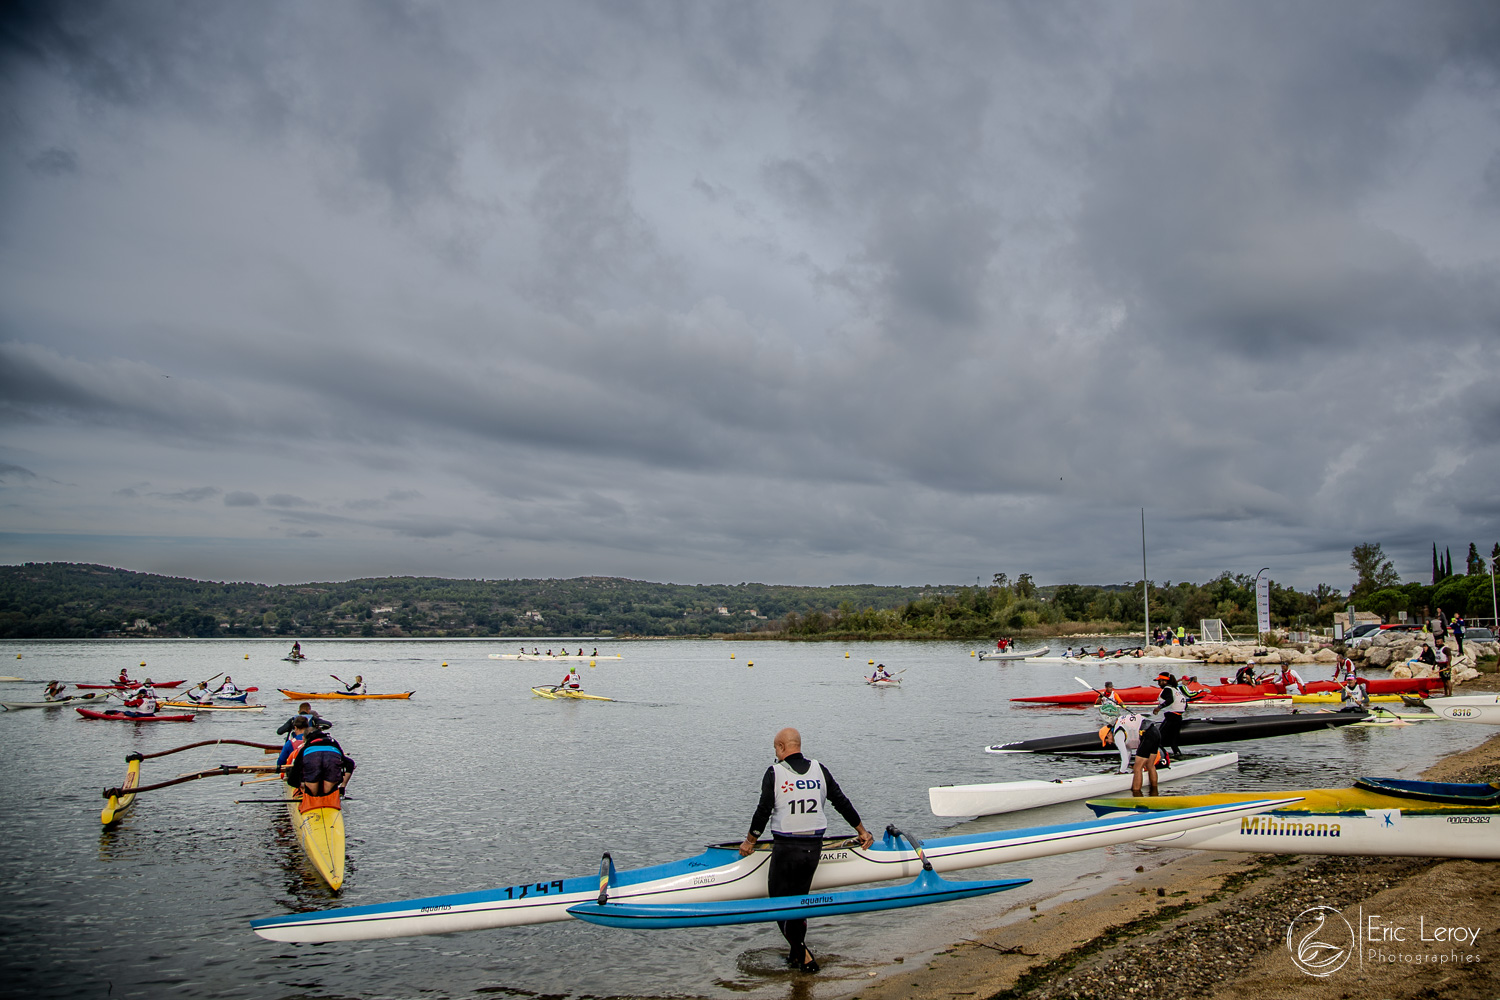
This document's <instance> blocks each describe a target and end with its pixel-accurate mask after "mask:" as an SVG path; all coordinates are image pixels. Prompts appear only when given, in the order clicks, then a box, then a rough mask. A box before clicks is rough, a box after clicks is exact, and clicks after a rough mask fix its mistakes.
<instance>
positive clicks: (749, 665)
mask: <svg viewBox="0 0 1500 1000" xmlns="http://www.w3.org/2000/svg"><path fill="white" fill-rule="evenodd" d="M745 666H747V667H753V666H755V661H754V660H746V661H745Z"/></svg>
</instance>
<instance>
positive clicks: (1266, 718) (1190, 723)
mask: <svg viewBox="0 0 1500 1000" xmlns="http://www.w3.org/2000/svg"><path fill="white" fill-rule="evenodd" d="M1363 718H1364V716H1363V715H1360V714H1359V713H1357V712H1347V713H1344V712H1308V713H1305V714H1302V715H1242V716H1238V717H1235V716H1223V717H1220V718H1211V717H1210V718H1202V719H1184V720H1183V722H1182V732H1181V734H1180V738H1179V739H1178V741H1177V745H1178V746H1184V747H1186V746H1205V745H1208V744H1211V743H1236V742H1239V741H1240V740H1259V739H1266V738H1268V737H1272V736H1288V735H1291V734H1294V733H1308V732H1316V731H1319V730H1323V729H1337V728H1339V727H1340V726H1349V725H1353V724H1354V723H1356V722H1359V721H1360V720H1361V719H1363ZM1097 751H1108V752H1110V753H1114V749H1113V748H1112V747H1109V746H1105V745H1104V744H1102V743H1101V742H1100V740H1099V732H1098V730H1093V731H1091V732H1087V733H1077V734H1074V735H1071V736H1046V737H1042V738H1041V739H1035V740H1020V741H1018V742H1015V743H996V744H995V745H993V746H989V747H985V752H986V753H1091V752H1097Z"/></svg>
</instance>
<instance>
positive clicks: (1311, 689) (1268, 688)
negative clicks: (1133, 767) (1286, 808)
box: [1011, 677, 1443, 705]
mask: <svg viewBox="0 0 1500 1000" xmlns="http://www.w3.org/2000/svg"><path fill="white" fill-rule="evenodd" d="M1359 682H1360V683H1361V684H1363V685H1365V691H1366V693H1368V694H1424V693H1426V692H1428V691H1432V690H1436V689H1439V688H1441V687H1442V686H1443V682H1442V680H1440V679H1439V678H1437V677H1376V678H1372V677H1361V678H1359ZM1341 686H1342V685H1340V684H1339V683H1338V681H1309V682H1308V683H1307V684H1306V685H1304V686H1303V688H1302V690H1303V692H1304V693H1305V694H1320V693H1322V692H1325V691H1337V690H1339V689H1340V687H1341ZM1187 688H1188V690H1189V691H1206V692H1208V693H1207V694H1205V695H1204V696H1203V697H1202V698H1198V699H1195V700H1194V701H1193V704H1194V705H1205V704H1206V705H1229V704H1234V703H1235V702H1240V703H1244V702H1247V701H1251V700H1254V699H1261V698H1275V697H1277V696H1278V695H1285V694H1286V688H1285V687H1283V686H1282V685H1280V684H1277V683H1274V682H1271V681H1266V682H1265V683H1262V684H1215V685H1212V686H1211V687H1205V686H1204V685H1202V684H1198V683H1196V682H1190V683H1189V684H1188V685H1187ZM1115 691H1116V692H1117V693H1118V694H1119V695H1120V698H1121V700H1122V701H1124V702H1125V703H1126V704H1127V705H1150V704H1154V703H1155V702H1156V699H1158V698H1160V697H1161V688H1159V687H1156V686H1155V685H1152V686H1149V687H1148V686H1144V685H1143V686H1141V687H1128V688H1115ZM1098 696H1099V695H1098V693H1097V692H1094V691H1076V692H1075V691H1069V692H1068V693H1067V694H1054V695H1041V696H1038V697H1033V698H1012V699H1011V701H1024V702H1030V703H1031V704H1035V705H1092V704H1093V703H1094V700H1095V699H1096V698H1098Z"/></svg>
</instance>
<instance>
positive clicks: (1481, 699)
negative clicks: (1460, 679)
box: [1426, 694, 1500, 726]
mask: <svg viewBox="0 0 1500 1000" xmlns="http://www.w3.org/2000/svg"><path fill="white" fill-rule="evenodd" d="M1426 701H1427V707H1428V708H1430V709H1432V710H1433V711H1434V712H1436V713H1437V714H1438V715H1441V716H1442V717H1443V718H1445V719H1448V720H1450V721H1452V722H1478V723H1480V724H1481V725H1486V726H1500V695H1495V694H1465V695H1457V696H1455V697H1452V698H1428V699H1426Z"/></svg>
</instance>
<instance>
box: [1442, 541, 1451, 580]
mask: <svg viewBox="0 0 1500 1000" xmlns="http://www.w3.org/2000/svg"><path fill="white" fill-rule="evenodd" d="M1452 575H1453V550H1452V549H1450V548H1448V547H1447V546H1444V547H1443V579H1444V580H1446V579H1448V577H1450V576H1452Z"/></svg>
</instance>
